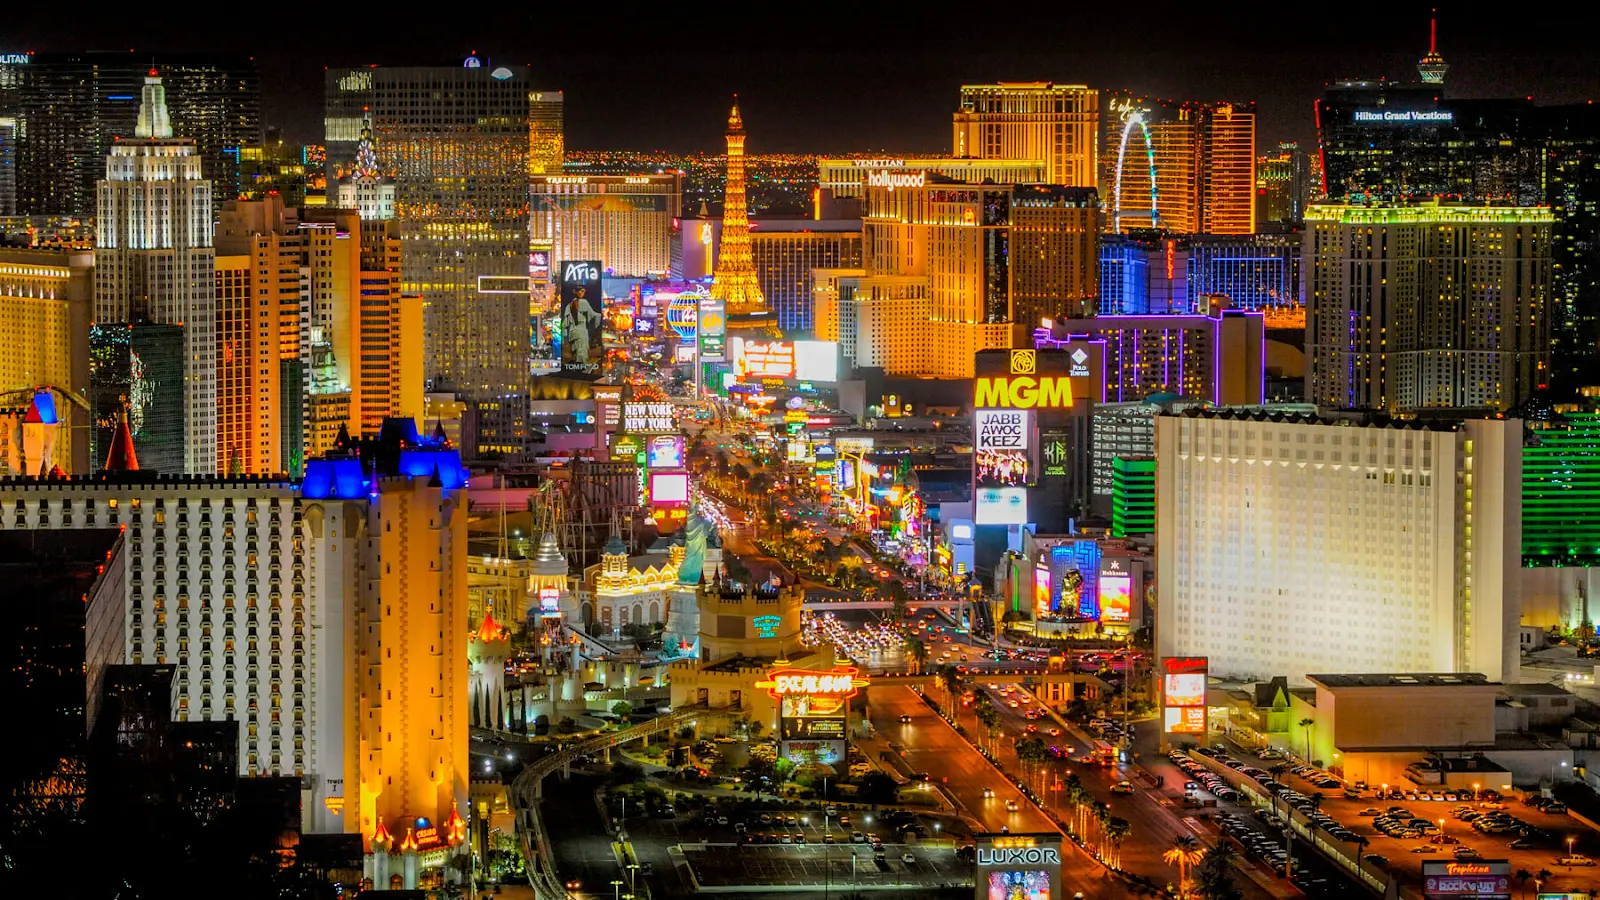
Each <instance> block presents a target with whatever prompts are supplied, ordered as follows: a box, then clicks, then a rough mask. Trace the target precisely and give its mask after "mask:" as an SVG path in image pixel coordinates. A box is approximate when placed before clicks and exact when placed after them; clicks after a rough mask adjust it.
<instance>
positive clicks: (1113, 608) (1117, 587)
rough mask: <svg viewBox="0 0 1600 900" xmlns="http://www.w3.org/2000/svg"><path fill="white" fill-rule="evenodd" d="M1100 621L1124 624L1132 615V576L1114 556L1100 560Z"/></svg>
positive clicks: (1124, 565) (1124, 564) (1125, 565)
mask: <svg viewBox="0 0 1600 900" xmlns="http://www.w3.org/2000/svg"><path fill="white" fill-rule="evenodd" d="M1099 594H1100V621H1101V622H1111V623H1118V624H1126V623H1127V622H1128V620H1129V619H1130V618H1132V616H1133V576H1132V575H1131V574H1130V573H1129V572H1128V567H1127V564H1126V563H1124V562H1123V561H1122V560H1120V559H1117V558H1116V557H1106V558H1103V559H1102V560H1101V561H1100V584H1099Z"/></svg>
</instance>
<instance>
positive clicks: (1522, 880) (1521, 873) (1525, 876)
mask: <svg viewBox="0 0 1600 900" xmlns="http://www.w3.org/2000/svg"><path fill="white" fill-rule="evenodd" d="M1511 877H1512V878H1515V879H1516V880H1517V884H1519V885H1521V886H1522V900H1528V880H1529V879H1531V878H1533V873H1532V872H1529V871H1528V870H1527V869H1518V870H1517V873H1516V874H1515V875H1512V876H1511Z"/></svg>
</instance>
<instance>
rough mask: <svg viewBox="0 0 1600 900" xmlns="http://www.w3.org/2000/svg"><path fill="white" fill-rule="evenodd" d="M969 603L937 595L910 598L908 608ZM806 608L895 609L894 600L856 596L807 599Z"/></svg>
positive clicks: (822, 610)
mask: <svg viewBox="0 0 1600 900" xmlns="http://www.w3.org/2000/svg"><path fill="white" fill-rule="evenodd" d="M965 605H967V601H966V600H964V599H962V598H960V597H935V598H927V599H921V600H909V601H907V602H906V608H907V609H909V610H911V611H912V612H915V611H917V610H919V609H960V608H961V607H963V606H965ZM803 608H804V609H809V610H812V611H815V612H826V611H829V610H832V611H834V612H838V611H841V610H852V609H893V608H894V601H892V600H861V599H857V598H854V597H818V598H816V599H815V600H807V601H805V605H804V607H803Z"/></svg>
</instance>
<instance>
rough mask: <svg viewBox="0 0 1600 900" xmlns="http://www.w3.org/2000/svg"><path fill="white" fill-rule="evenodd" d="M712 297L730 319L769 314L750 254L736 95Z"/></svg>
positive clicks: (741, 125)
mask: <svg viewBox="0 0 1600 900" xmlns="http://www.w3.org/2000/svg"><path fill="white" fill-rule="evenodd" d="M711 296H712V298H713V299H716V300H721V301H723V302H724V303H726V304H727V307H726V314H727V315H730V316H751V315H755V316H762V315H765V314H766V312H767V298H766V295H765V294H763V293H762V292H761V284H760V282H759V281H758V280H757V279H756V265H755V257H754V256H753V255H752V253H751V250H750V214H749V207H748V206H747V205H746V201H745V184H744V118H743V117H742V116H740V115H739V96H738V95H737V94H735V95H734V98H733V112H731V113H729V114H728V176H727V180H726V182H725V186H724V188H723V200H722V246H720V247H719V248H717V266H716V272H715V276H714V279H713V281H712V283H711Z"/></svg>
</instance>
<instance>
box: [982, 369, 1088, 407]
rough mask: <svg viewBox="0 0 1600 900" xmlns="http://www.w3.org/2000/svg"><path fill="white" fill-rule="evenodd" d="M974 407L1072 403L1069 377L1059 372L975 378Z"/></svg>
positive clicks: (1051, 405)
mask: <svg viewBox="0 0 1600 900" xmlns="http://www.w3.org/2000/svg"><path fill="white" fill-rule="evenodd" d="M977 381H978V385H977V396H976V398H975V399H974V400H973V402H972V405H973V407H974V408H976V409H992V408H995V407H1005V408H1010V409H1062V408H1065V407H1069V406H1071V405H1072V380H1071V379H1070V378H1068V377H1067V376H1065V375H1061V376H1050V375H1044V376H1034V375H1013V376H1010V377H981V378H979V379H977Z"/></svg>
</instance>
